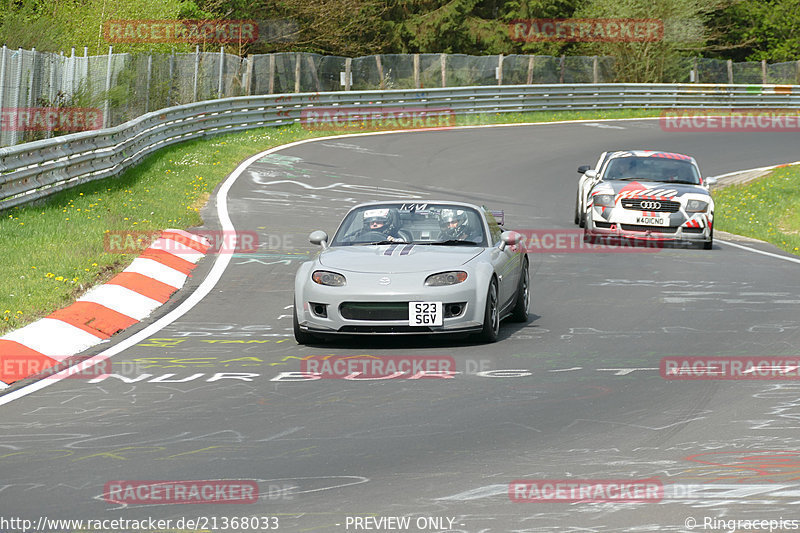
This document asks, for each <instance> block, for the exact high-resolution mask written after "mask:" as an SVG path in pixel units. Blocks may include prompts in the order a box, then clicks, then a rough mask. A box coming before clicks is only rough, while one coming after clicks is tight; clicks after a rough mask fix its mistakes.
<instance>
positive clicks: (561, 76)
mask: <svg viewBox="0 0 800 533" xmlns="http://www.w3.org/2000/svg"><path fill="white" fill-rule="evenodd" d="M566 63H567V56H565V55H563V54H562V55H561V68H560V69H559V70H560V73H559V75H558V83H564V67H565V65H566Z"/></svg>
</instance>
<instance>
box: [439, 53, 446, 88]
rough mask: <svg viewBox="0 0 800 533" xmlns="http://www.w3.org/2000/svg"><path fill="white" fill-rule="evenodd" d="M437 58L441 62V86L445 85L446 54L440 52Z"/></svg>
mask: <svg viewBox="0 0 800 533" xmlns="http://www.w3.org/2000/svg"><path fill="white" fill-rule="evenodd" d="M439 59H440V60H441V63H442V87H447V54H441V55H440V56H439Z"/></svg>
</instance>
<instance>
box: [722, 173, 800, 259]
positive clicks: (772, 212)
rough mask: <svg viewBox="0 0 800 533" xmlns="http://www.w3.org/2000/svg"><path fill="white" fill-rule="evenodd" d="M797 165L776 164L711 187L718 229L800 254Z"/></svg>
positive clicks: (799, 179)
mask: <svg viewBox="0 0 800 533" xmlns="http://www.w3.org/2000/svg"><path fill="white" fill-rule="evenodd" d="M798 206H800V166H791V167H782V168H777V169H775V170H773V171H772V172H770V173H769V174H768V175H766V176H764V177H763V178H759V179H757V180H755V181H752V182H750V183H747V184H744V185H736V186H730V187H725V188H723V189H719V190H715V191H714V208H715V212H714V225H715V227H716V228H717V229H718V230H721V231H727V232H729V233H735V234H737V235H744V236H745V237H752V238H754V239H760V240H762V241H766V242H769V243H772V244H774V245H775V246H777V247H778V248H782V249H783V250H786V251H787V252H791V253H793V254H800V210H798V209H797V208H798Z"/></svg>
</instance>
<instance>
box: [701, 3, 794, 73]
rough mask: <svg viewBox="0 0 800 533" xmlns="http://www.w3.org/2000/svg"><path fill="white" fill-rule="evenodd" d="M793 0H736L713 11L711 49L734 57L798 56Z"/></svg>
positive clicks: (787, 58) (778, 58)
mask: <svg viewBox="0 0 800 533" xmlns="http://www.w3.org/2000/svg"><path fill="white" fill-rule="evenodd" d="M798 7H800V4H798V2H797V0H740V1H737V2H734V3H733V4H732V5H730V6H727V7H726V8H725V9H722V10H720V11H719V12H718V13H716V14H715V16H714V18H713V19H712V20H711V24H710V25H711V28H712V30H713V32H714V38H713V39H712V47H713V48H712V49H713V51H714V52H716V55H717V56H719V57H724V58H730V59H733V60H735V61H746V60H747V61H758V60H761V59H766V60H767V61H774V62H779V61H794V60H797V59H799V58H800V18H798V13H797V10H798Z"/></svg>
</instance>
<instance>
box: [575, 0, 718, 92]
mask: <svg viewBox="0 0 800 533" xmlns="http://www.w3.org/2000/svg"><path fill="white" fill-rule="evenodd" d="M723 2H724V0H659V1H658V2H652V1H651V0H589V1H588V2H587V4H586V5H585V6H584V7H583V8H581V9H579V10H578V11H577V13H576V17H580V18H601V19H602V18H623V19H624V18H630V19H656V20H660V21H662V22H663V28H664V30H663V38H662V39H661V40H657V41H650V42H625V41H620V42H592V43H585V44H583V45H582V46H580V47H578V49H577V51H579V52H582V53H584V54H587V55H607V56H612V57H614V59H615V62H614V67H615V71H616V75H617V79H618V80H619V81H626V82H639V83H657V82H674V81H677V80H680V79H682V78H683V77H685V72H686V70H687V69H686V60H685V57H686V56H687V55H696V54H699V53H700V52H702V51H703V50H704V49H705V43H706V39H707V36H708V29H707V27H706V22H707V20H708V18H709V17H710V14H711V13H713V12H715V11H716V10H718V9H719V8H720V7H721V6H722V5H723Z"/></svg>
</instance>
